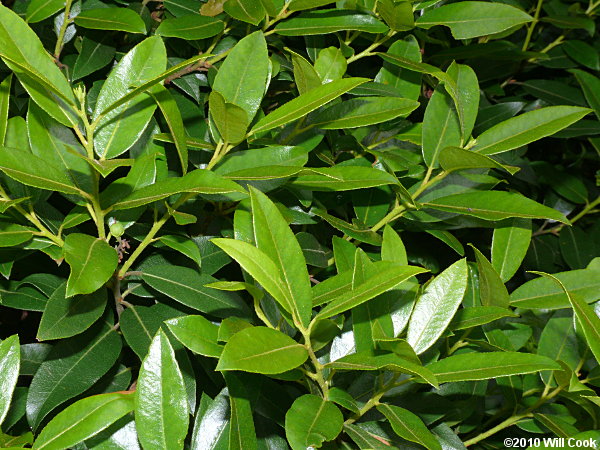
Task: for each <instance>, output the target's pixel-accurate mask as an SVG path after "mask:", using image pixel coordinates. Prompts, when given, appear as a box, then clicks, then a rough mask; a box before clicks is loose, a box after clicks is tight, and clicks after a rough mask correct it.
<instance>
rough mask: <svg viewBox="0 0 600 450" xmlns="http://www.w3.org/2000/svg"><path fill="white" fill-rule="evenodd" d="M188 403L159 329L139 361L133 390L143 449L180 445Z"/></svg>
mask: <svg viewBox="0 0 600 450" xmlns="http://www.w3.org/2000/svg"><path fill="white" fill-rule="evenodd" d="M188 420H189V413H188V402H187V396H186V391H185V385H184V383H183V376H182V374H181V370H180V369H179V366H178V364H177V360H176V359H175V353H174V352H173V348H172V347H171V344H170V343H169V339H168V338H167V336H166V335H165V334H164V333H163V332H162V331H159V332H158V333H157V334H156V335H155V336H154V339H153V340H152V343H151V344H150V349H149V350H148V355H147V356H146V358H145V359H144V361H142V367H141V368H140V375H139V378H138V382H137V389H136V393H135V424H136V428H137V431H138V438H139V440H140V443H141V444H142V446H143V448H144V449H166V448H182V447H183V440H184V439H185V436H186V434H187V429H188Z"/></svg>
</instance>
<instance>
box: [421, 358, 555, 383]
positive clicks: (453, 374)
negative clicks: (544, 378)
mask: <svg viewBox="0 0 600 450" xmlns="http://www.w3.org/2000/svg"><path fill="white" fill-rule="evenodd" d="M427 368H428V369H430V370H431V371H432V372H433V373H434V374H435V376H436V377H437V379H438V381H439V382H440V383H448V382H452V381H472V380H488V379H490V378H498V377H505V376H509V375H521V374H526V373H534V372H540V371H542V370H560V366H559V365H558V364H557V363H556V362H554V361H553V360H551V359H550V358H546V357H545V356H539V355H532V354H528V353H519V352H488V353H462V354H460V355H452V356H448V357H447V358H444V359H442V360H440V361H436V362H433V363H431V364H429V365H427Z"/></svg>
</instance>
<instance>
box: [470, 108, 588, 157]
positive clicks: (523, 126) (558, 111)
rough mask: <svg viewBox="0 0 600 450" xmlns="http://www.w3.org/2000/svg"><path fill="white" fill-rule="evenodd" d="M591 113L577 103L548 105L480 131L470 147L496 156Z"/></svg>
mask: <svg viewBox="0 0 600 450" xmlns="http://www.w3.org/2000/svg"><path fill="white" fill-rule="evenodd" d="M589 113H590V110H589V109H588V108H580V107H578V106H547V107H545V108H540V109H536V110H533V111H529V112H526V113H524V114H520V115H518V116H516V117H513V118H511V119H508V120H505V121H504V122H500V123H499V124H496V125H494V126H493V127H491V128H489V129H488V130H486V131H484V132H483V133H481V134H480V135H479V136H478V137H477V140H476V143H475V146H473V147H472V148H471V150H473V151H474V152H478V153H482V154H484V155H495V154H497V153H502V152H506V151H508V150H512V149H514V148H518V147H522V146H523V145H527V144H529V143H530V142H533V141H537V140H539V139H541V138H543V137H546V136H551V135H553V134H554V133H556V132H557V131H560V130H562V129H563V128H567V127H568V126H569V125H571V124H573V123H575V122H577V121H578V120H579V119H581V118H583V117H585V116H586V115H588V114H589Z"/></svg>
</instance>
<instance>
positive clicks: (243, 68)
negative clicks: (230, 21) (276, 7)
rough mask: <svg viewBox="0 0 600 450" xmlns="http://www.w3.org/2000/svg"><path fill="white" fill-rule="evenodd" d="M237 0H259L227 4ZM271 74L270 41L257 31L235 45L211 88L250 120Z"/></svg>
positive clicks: (251, 2)
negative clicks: (268, 42)
mask: <svg viewBox="0 0 600 450" xmlns="http://www.w3.org/2000/svg"><path fill="white" fill-rule="evenodd" d="M236 1H238V2H239V1H243V3H249V4H255V3H257V2H254V1H248V0H235V1H232V0H230V1H229V2H227V4H230V3H235V2H236ZM260 8H262V6H261V7H260ZM268 77H269V54H268V51H267V43H266V41H265V37H264V35H263V33H262V32H261V31H257V32H255V33H252V34H250V35H248V36H246V37H245V38H244V39H242V40H240V41H239V42H238V43H237V44H236V45H235V47H233V49H232V50H231V52H230V53H229V55H227V58H226V59H225V61H223V64H221V67H220V68H219V72H218V73H217V75H216V77H215V81H214V82H213V86H212V87H213V90H214V91H217V92H218V93H219V94H221V95H222V96H223V98H224V99H225V101H226V102H227V103H233V104H234V105H237V106H239V107H240V108H242V109H243V110H244V111H246V114H247V116H248V118H247V120H248V121H249V122H251V121H252V119H253V118H254V116H255V115H256V112H257V111H258V108H259V107H260V103H261V101H262V98H263V96H264V95H265V91H266V88H267V78H268Z"/></svg>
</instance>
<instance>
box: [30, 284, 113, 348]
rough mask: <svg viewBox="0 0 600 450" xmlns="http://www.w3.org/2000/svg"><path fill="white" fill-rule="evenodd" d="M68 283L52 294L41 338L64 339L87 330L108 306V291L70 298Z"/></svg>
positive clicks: (41, 321)
mask: <svg viewBox="0 0 600 450" xmlns="http://www.w3.org/2000/svg"><path fill="white" fill-rule="evenodd" d="M66 293H67V283H63V284H61V285H60V286H59V287H58V288H57V289H56V290H55V291H54V292H53V293H52V295H51V296H50V298H49V299H48V302H47V303H46V308H45V309H44V313H43V314H42V319H41V320H40V325H39V327H38V332H37V339H38V341H48V340H51V339H64V338H67V337H71V336H75V335H76V334H79V333H82V332H84V331H85V330H87V329H88V328H89V327H90V326H91V325H92V324H93V323H94V322H95V321H96V320H98V318H99V317H100V316H101V315H102V312H103V311H104V309H105V308H106V301H107V291H106V290H105V289H98V290H97V291H96V292H93V293H91V294H87V295H77V296H75V297H67V295H66Z"/></svg>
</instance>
